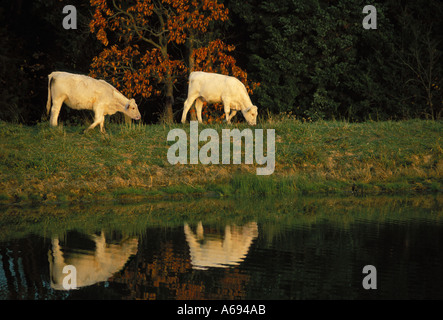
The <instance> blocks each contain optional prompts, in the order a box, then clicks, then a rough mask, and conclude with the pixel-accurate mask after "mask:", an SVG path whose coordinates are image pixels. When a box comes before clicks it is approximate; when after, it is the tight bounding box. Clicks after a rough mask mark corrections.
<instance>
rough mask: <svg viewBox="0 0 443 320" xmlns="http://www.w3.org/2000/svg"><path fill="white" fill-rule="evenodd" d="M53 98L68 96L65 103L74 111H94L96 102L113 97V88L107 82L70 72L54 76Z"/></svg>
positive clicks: (54, 73) (55, 73) (58, 73)
mask: <svg viewBox="0 0 443 320" xmlns="http://www.w3.org/2000/svg"><path fill="white" fill-rule="evenodd" d="M51 75H52V79H53V80H52V81H53V82H52V85H51V90H52V92H53V93H52V96H53V98H56V97H58V96H60V97H64V96H66V99H65V101H64V102H65V103H66V104H67V105H68V106H69V107H71V108H73V109H92V108H93V105H94V103H95V102H96V101H98V100H100V101H103V100H104V99H106V97H112V92H113V87H112V86H111V85H110V84H108V83H106V82H105V81H100V80H96V79H93V78H91V77H88V76H85V75H79V74H73V73H68V72H60V71H56V72H53V73H52V74H51Z"/></svg>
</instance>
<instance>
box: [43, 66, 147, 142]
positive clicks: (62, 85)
mask: <svg viewBox="0 0 443 320" xmlns="http://www.w3.org/2000/svg"><path fill="white" fill-rule="evenodd" d="M48 78H49V80H48V102H47V103H46V111H47V114H49V110H51V119H50V120H49V123H50V125H51V126H53V127H55V126H57V118H58V115H59V113H60V108H61V106H62V104H63V103H65V104H66V105H67V106H68V107H70V108H72V109H77V110H80V109H86V110H93V111H94V113H95V116H94V123H93V124H91V125H90V126H89V128H88V129H86V130H90V129H93V128H95V127H96V126H97V125H98V124H99V125H100V131H101V132H103V133H104V132H105V129H104V122H105V115H112V114H114V113H116V112H123V113H124V114H126V115H127V116H129V117H131V118H132V119H134V120H139V119H140V118H141V116H140V112H139V110H138V107H137V104H136V103H135V100H134V99H130V100H129V99H127V98H126V97H125V96H124V95H123V94H121V93H120V92H119V91H118V90H117V89H115V88H114V87H113V86H111V85H110V84H109V83H107V82H106V81H104V80H97V79H93V78H91V77H88V76H84V75H79V74H72V73H67V72H59V71H56V72H52V73H51V74H50V75H49V76H48ZM51 102H52V109H51Z"/></svg>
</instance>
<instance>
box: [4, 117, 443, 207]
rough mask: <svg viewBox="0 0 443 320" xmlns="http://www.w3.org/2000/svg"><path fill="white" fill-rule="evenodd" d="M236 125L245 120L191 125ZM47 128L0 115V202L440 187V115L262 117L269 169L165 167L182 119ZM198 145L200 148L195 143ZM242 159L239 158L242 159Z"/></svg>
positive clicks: (442, 136) (442, 183)
mask: <svg viewBox="0 0 443 320" xmlns="http://www.w3.org/2000/svg"><path fill="white" fill-rule="evenodd" d="M235 127H238V128H239V129H240V130H242V129H244V128H248V126H247V125H243V124H242V125H232V126H231V127H227V126H226V125H199V131H201V130H203V129H204V128H214V129H216V130H217V131H218V132H219V135H220V137H221V130H222V129H224V128H235ZM106 128H107V132H108V133H107V134H106V135H102V134H100V133H99V132H98V130H97V131H94V132H89V133H86V134H84V133H83V130H84V129H85V128H84V127H80V126H65V127H58V128H55V129H54V128H49V126H48V123H41V124H39V125H37V126H22V125H15V124H9V123H5V122H0V202H6V203H11V202H22V203H23V202H65V201H78V200H79V201H95V200H110V199H126V198H129V199H134V198H151V197H153V198H156V197H159V198H163V197H177V196H183V195H184V196H187V195H193V196H194V195H199V194H207V193H209V194H215V195H222V196H232V195H236V194H239V195H244V194H248V195H249V194H256V195H270V194H272V195H275V194H291V193H294V194H324V193H329V194H376V193H413V192H441V191H442V189H443V179H442V178H443V147H442V142H443V141H442V139H443V122H441V121H424V120H410V121H402V122H365V123H347V122H338V121H328V122H314V123H302V122H300V121H296V120H291V119H286V120H285V119H278V120H274V119H272V118H271V119H268V120H267V121H266V122H264V123H262V124H260V125H258V126H257V127H256V129H259V128H263V129H275V135H276V157H275V162H276V167H275V171H274V173H273V174H272V175H271V176H257V175H256V167H257V165H256V164H253V165H245V164H240V165H233V164H231V165H221V164H220V165H202V164H196V165H189V164H188V165H181V164H178V165H171V164H169V162H168V160H167V151H168V149H169V147H170V146H171V145H172V144H173V143H174V142H168V141H167V140H166V137H167V134H168V132H169V131H170V130H171V129H173V128H181V129H184V130H185V131H186V132H187V133H188V136H189V124H187V125H181V124H176V125H172V126H168V125H140V124H136V125H131V126H129V125H117V124H109V123H107V125H106ZM204 144H205V143H204V142H201V143H200V146H202V145H204ZM243 162H244V161H243Z"/></svg>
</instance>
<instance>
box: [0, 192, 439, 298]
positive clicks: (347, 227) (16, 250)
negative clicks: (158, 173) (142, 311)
mask: <svg viewBox="0 0 443 320" xmlns="http://www.w3.org/2000/svg"><path fill="white" fill-rule="evenodd" d="M442 200H443V197H441V195H427V196H414V197H385V196H377V197H342V198H327V197H322V198H310V197H292V198H280V199H275V198H264V199H257V198H249V199H218V198H205V199H198V200H187V201H177V200H173V201H157V202H147V201H145V202H142V203H136V204H134V203H105V204H103V203H102V204H85V203H83V204H77V205H70V206H63V205H53V206H48V205H45V206H36V207H27V208H25V207H18V206H5V207H2V208H0V299H1V300H21V299H30V300H41V299H45V300H48V299H49V300H53V299H56V300H59V299H118V300H121V299H123V300H135V299H150V300H185V299H193V300H201V299H211V300H219V299H226V300H232V299H241V300H250V299H261V300H276V299H277V300H288V299H289V300H292V299H443V288H442V284H443V271H442V270H443V212H442V203H443V201H442ZM65 266H68V269H65V270H63V269H64V267H65ZM365 266H373V269H372V270H373V271H371V272H365V273H363V268H364V267H365ZM72 267H74V268H73V269H69V268H72ZM74 276H75V278H74ZM366 277H370V281H368V279H369V278H366ZM365 279H366V280H365ZM364 281H366V283H370V284H371V285H372V286H374V285H376V288H375V289H365V288H364V286H363V282H364ZM74 285H75V286H76V289H71V290H69V288H70V287H69V286H74Z"/></svg>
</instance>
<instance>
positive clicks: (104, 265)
mask: <svg viewBox="0 0 443 320" xmlns="http://www.w3.org/2000/svg"><path fill="white" fill-rule="evenodd" d="M87 238H88V240H92V242H93V243H94V244H95V248H94V249H91V250H86V249H79V248H72V247H69V246H63V247H62V246H61V245H60V243H59V239H58V237H56V238H53V239H52V250H49V252H48V258H49V272H50V277H51V287H52V288H53V289H56V290H65V289H64V288H63V279H64V277H66V276H67V274H66V273H63V268H64V267H65V266H66V265H72V266H74V267H75V269H76V282H77V288H80V287H86V286H90V285H93V284H95V283H98V282H102V281H106V280H108V279H109V278H110V277H111V276H112V275H113V274H114V273H116V272H118V271H120V270H121V269H122V268H123V267H124V265H125V264H126V262H127V261H128V259H129V258H130V257H131V256H132V255H135V254H136V253H137V246H138V240H137V239H134V238H128V239H123V240H121V241H118V242H117V243H115V241H114V243H112V244H110V243H107V242H106V238H105V234H104V233H103V232H101V234H100V235H96V234H93V235H89V236H87Z"/></svg>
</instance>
